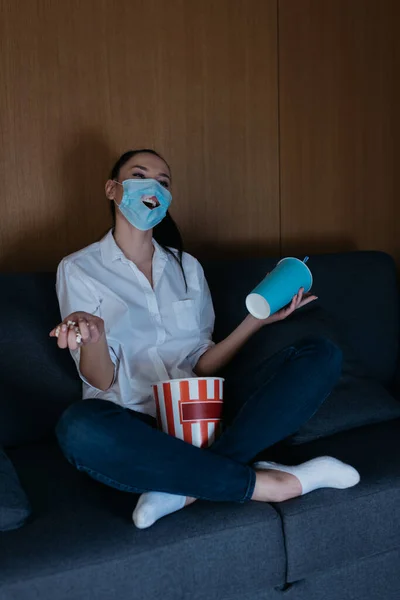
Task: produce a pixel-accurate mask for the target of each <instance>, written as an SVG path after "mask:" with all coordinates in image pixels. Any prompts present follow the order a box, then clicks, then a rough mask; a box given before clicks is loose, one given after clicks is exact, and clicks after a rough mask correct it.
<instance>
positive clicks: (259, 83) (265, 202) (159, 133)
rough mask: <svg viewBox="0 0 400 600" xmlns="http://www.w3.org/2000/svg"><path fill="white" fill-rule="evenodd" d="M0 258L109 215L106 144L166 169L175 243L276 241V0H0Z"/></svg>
mask: <svg viewBox="0 0 400 600" xmlns="http://www.w3.org/2000/svg"><path fill="white" fill-rule="evenodd" d="M0 7H1V15H0V72H1V79H2V85H1V86H0V115H1V116H0V118H1V127H0V170H1V189H2V211H1V220H0V256H1V260H0V267H1V268H2V269H14V270H40V269H48V268H49V269H51V268H54V267H55V266H56V264H57V263H58V261H59V260H60V259H61V258H62V256H64V255H66V254H67V253H70V252H72V251H74V250H77V249H79V248H81V247H83V246H84V245H86V244H88V243H91V242H92V241H94V240H96V239H97V238H98V237H99V236H100V235H101V234H102V233H103V232H104V231H105V230H106V229H107V227H108V226H109V225H110V219H109V214H108V204H107V202H106V200H105V197H104V192H103V186H104V182H105V180H106V179H107V177H108V171H109V169H110V167H111V165H112V163H113V161H114V160H115V158H117V157H118V155H119V154H120V153H122V152H123V151H125V150H126V149H128V148H131V147H142V146H150V147H155V148H156V149H158V150H159V151H160V152H161V153H163V154H164V155H165V157H166V158H167V160H168V161H169V162H170V164H171V167H172V171H173V179H174V181H173V186H174V187H173V194H174V203H173V210H172V212H173V215H174V216H175V217H176V219H177V221H178V222H179V224H180V225H181V228H182V229H183V232H184V234H185V236H186V238H187V239H188V242H189V244H188V245H189V248H196V249H198V248H200V247H201V248H202V249H204V246H205V245H209V246H210V247H211V246H216V247H218V248H219V249H223V248H227V247H229V248H237V249H242V248H244V247H246V246H248V245H253V246H254V245H255V246H258V247H259V248H260V249H261V247H262V248H263V249H264V250H265V249H266V248H270V249H271V250H275V251H276V249H277V248H278V245H279V198H278V137H277V132H278V119H277V112H278V111H277V26H276V25H277V7H276V0H202V2H188V1H187V0H168V2H167V1H166V0H68V2H65V1H61V0H1V2H0Z"/></svg>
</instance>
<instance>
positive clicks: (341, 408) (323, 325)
mask: <svg viewBox="0 0 400 600" xmlns="http://www.w3.org/2000/svg"><path fill="white" fill-rule="evenodd" d="M310 335H311V336H313V337H314V336H317V337H326V338H329V339H331V340H332V341H333V342H335V343H336V344H337V345H338V346H339V347H340V348H341V350H342V352H343V369H342V376H341V379H340V381H339V382H338V385H337V386H336V387H335V389H334V390H333V392H332V394H331V395H330V396H329V397H328V398H327V400H325V402H324V403H323V404H322V406H321V407H320V409H319V410H318V411H317V413H316V414H315V415H314V416H313V417H312V418H311V419H310V421H308V423H305V425H304V426H303V427H302V428H301V429H300V430H299V431H298V432H297V433H296V434H295V435H293V436H291V437H290V438H288V440H287V442H288V443H294V444H301V443H304V442H308V441H311V440H313V439H317V438H320V437H326V436H328V435H333V434H335V433H338V432H339V431H345V430H346V429H353V428H355V427H361V426H364V425H368V424H369V423H379V422H382V421H388V420H390V419H397V418H399V417H400V402H399V401H398V400H396V399H395V398H393V396H391V394H390V393H389V392H388V391H387V390H386V389H385V388H384V387H383V386H382V385H381V384H380V383H379V382H377V381H376V380H374V379H371V378H370V377H368V374H367V372H366V368H365V366H364V365H363V364H362V363H361V361H360V360H358V359H357V358H356V355H355V352H354V350H353V348H352V347H351V345H350V344H349V343H348V342H347V340H346V336H345V332H344V331H342V330H341V327H340V323H338V322H336V320H335V318H334V317H333V316H332V315H331V314H330V313H329V312H328V311H327V310H326V309H324V308H323V307H322V306H321V305H320V304H319V303H318V302H313V303H311V304H309V305H307V306H305V307H304V308H302V309H299V310H298V311H296V312H295V313H294V314H293V315H291V316H290V317H289V318H288V319H286V320H285V321H282V322H280V323H274V324H273V325H270V326H268V327H265V328H264V329H262V330H261V331H259V332H258V334H257V335H255V336H254V337H253V338H252V339H251V340H250V341H249V342H248V343H247V344H246V345H245V346H244V347H243V348H242V350H241V351H240V352H239V353H238V355H237V356H236V358H235V359H234V360H233V362H232V363H231V365H229V366H228V368H227V369H225V371H224V372H223V373H222V374H223V375H224V377H225V378H226V393H227V394H229V393H230V394H234V395H236V394H239V395H241V396H242V397H247V396H248V395H250V394H251V393H252V392H253V391H254V383H255V382H256V381H257V377H258V372H259V371H260V372H261V368H260V367H261V365H262V363H263V362H264V361H265V360H266V359H267V358H268V357H271V356H273V355H274V354H275V353H277V352H279V351H280V350H282V349H283V348H286V347H288V346H290V345H291V344H293V343H295V342H298V341H299V340H301V339H302V338H305V337H307V336H310Z"/></svg>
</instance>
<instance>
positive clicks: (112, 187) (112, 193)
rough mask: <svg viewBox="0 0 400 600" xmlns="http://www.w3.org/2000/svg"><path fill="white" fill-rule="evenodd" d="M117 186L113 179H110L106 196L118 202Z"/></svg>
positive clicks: (106, 187)
mask: <svg viewBox="0 0 400 600" xmlns="http://www.w3.org/2000/svg"><path fill="white" fill-rule="evenodd" d="M116 187H117V184H116V183H115V181H113V180H112V179H109V180H108V181H107V183H106V185H105V192H106V196H107V198H108V199H109V200H116V196H117V194H116V191H117V190H116Z"/></svg>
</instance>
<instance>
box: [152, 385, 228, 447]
mask: <svg viewBox="0 0 400 600" xmlns="http://www.w3.org/2000/svg"><path fill="white" fill-rule="evenodd" d="M223 382H224V380H223V379H221V377H200V378H192V379H172V380H171V381H161V382H159V383H156V384H155V385H153V393H154V399H155V402H156V409H157V422H158V426H159V428H160V429H162V430H163V431H165V433H168V434H169V435H173V436H175V437H177V438H179V439H181V440H184V441H185V442H188V443H189V444H193V445H195V446H199V447H200V448H204V447H207V446H211V444H212V443H213V442H214V440H215V439H216V437H217V436H218V435H219V433H220V429H221V416H222V399H223Z"/></svg>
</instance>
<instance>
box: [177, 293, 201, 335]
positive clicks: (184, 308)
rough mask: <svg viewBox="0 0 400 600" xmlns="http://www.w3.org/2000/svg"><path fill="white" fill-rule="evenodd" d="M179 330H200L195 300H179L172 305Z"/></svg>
mask: <svg viewBox="0 0 400 600" xmlns="http://www.w3.org/2000/svg"><path fill="white" fill-rule="evenodd" d="M172 306H173V309H174V314H175V320H176V324H177V327H178V329H182V330H184V331H194V330H196V329H198V322H197V315H196V305H195V302H194V300H179V301H178V302H173V303H172Z"/></svg>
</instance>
